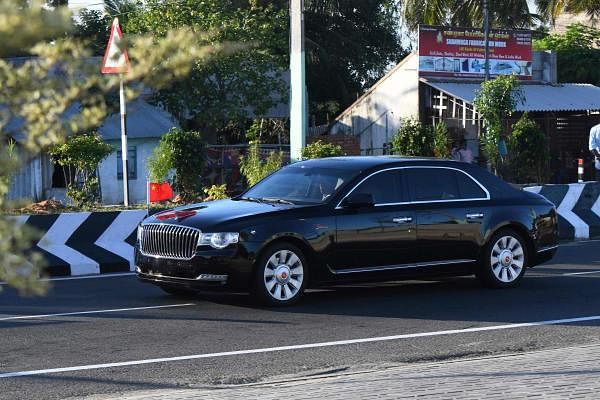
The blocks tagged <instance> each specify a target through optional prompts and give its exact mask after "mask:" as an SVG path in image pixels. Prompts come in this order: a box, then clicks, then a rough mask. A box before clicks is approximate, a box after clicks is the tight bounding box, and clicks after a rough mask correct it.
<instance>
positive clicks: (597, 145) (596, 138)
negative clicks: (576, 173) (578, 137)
mask: <svg viewBox="0 0 600 400" xmlns="http://www.w3.org/2000/svg"><path fill="white" fill-rule="evenodd" d="M590 151H591V152H592V154H593V155H594V160H595V163H594V166H595V169H596V180H598V175H599V173H598V170H600V124H598V125H594V126H592V129H590Z"/></svg>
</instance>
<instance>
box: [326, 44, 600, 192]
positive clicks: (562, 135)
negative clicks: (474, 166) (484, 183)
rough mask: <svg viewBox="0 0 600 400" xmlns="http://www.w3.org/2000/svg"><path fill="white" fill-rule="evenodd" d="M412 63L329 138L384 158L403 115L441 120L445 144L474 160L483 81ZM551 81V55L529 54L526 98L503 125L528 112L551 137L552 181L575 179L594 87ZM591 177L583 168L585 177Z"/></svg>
mask: <svg viewBox="0 0 600 400" xmlns="http://www.w3.org/2000/svg"><path fill="white" fill-rule="evenodd" d="M418 60H419V57H418V55H417V54H416V53H412V54H410V55H408V56H407V57H406V58H405V59H403V60H402V61H401V62H400V63H398V65H396V66H395V67H394V68H392V69H391V70H390V71H389V72H388V73H387V74H386V75H385V76H383V77H382V78H381V79H380V80H379V81H378V82H377V83H375V85H373V86H372V87H371V88H370V89H369V90H367V92H365V94H363V95H362V96H361V97H360V98H358V99H357V100H356V101H355V102H354V103H353V104H351V105H350V106H349V107H348V108H347V109H346V110H344V111H343V112H342V113H341V114H340V115H339V116H338V117H337V118H336V119H335V121H334V122H333V123H332V124H331V125H330V127H329V129H328V131H329V134H332V135H337V134H346V135H353V136H356V137H357V138H358V139H359V141H360V148H361V154H383V153H384V152H386V151H387V150H388V149H389V148H390V145H389V142H390V140H391V138H392V136H393V135H394V134H395V133H396V131H397V130H398V129H399V128H400V125H401V119H402V118H407V117H413V118H417V119H419V120H420V121H422V122H424V123H429V124H435V123H437V122H439V121H444V122H445V123H446V124H447V125H448V127H449V129H450V135H451V140H457V139H460V138H463V137H464V138H466V140H467V145H468V147H469V148H470V149H471V151H472V152H473V154H474V155H475V156H476V157H478V156H479V155H480V151H479V150H480V149H479V137H480V135H481V133H482V129H483V126H482V121H481V118H480V115H479V114H478V113H477V110H476V108H475V107H474V105H473V100H474V98H475V94H476V92H477V90H478V89H479V88H480V84H481V80H473V79H464V78H442V77H423V76H421V77H419V74H418V67H419V65H418V64H419V62H418ZM556 77H557V74H556V54H555V53H551V52H533V61H532V79H531V80H528V81H522V88H523V91H524V94H525V99H526V101H525V103H524V104H520V105H518V106H517V112H516V113H514V114H513V116H512V117H511V118H509V119H507V120H506V121H505V122H504V127H505V132H506V133H509V132H510V130H511V126H512V124H513V123H514V122H515V121H516V119H518V118H519V117H520V115H521V114H522V113H523V112H528V113H529V114H530V116H531V117H532V118H533V119H535V120H536V121H537V122H538V124H539V125H540V127H541V128H542V129H543V130H544V131H545V132H546V134H547V135H548V136H549V138H550V147H551V153H552V157H553V165H555V166H557V167H556V168H558V169H561V171H562V172H561V174H562V176H563V177H562V178H557V180H576V177H577V173H576V169H577V165H576V159H577V158H579V157H584V158H588V159H589V154H588V151H587V141H588V135H589V129H590V127H591V126H593V125H595V124H597V123H599V122H600V88H599V87H596V86H594V85H589V84H569V83H566V84H558V83H557V78H556ZM479 160H480V161H482V159H481V158H479ZM590 173H591V168H587V170H586V174H590ZM586 178H591V175H590V176H589V177H586Z"/></svg>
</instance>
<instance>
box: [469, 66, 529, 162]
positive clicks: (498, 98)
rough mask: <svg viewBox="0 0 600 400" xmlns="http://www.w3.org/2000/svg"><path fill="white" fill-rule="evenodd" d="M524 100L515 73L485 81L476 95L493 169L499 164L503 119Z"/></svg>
mask: <svg viewBox="0 0 600 400" xmlns="http://www.w3.org/2000/svg"><path fill="white" fill-rule="evenodd" d="M524 101H525V98H524V95H523V90H522V89H521V87H520V83H519V80H518V79H517V78H516V77H515V76H514V75H500V76H498V77H497V78H495V79H493V80H489V81H485V82H483V83H482V84H481V89H479V90H478V91H477V93H476V95H475V100H474V101H473V103H474V105H475V107H476V109H477V112H478V113H479V115H481V118H482V120H483V124H484V127H485V133H484V134H483V135H482V138H481V142H482V143H483V150H484V153H485V156H486V157H487V159H488V161H489V162H490V165H491V167H492V169H493V170H496V168H497V165H498V159H499V150H498V146H499V144H500V135H501V133H502V121H503V119H504V118H505V117H506V116H507V115H510V114H511V113H512V112H513V111H514V110H515V108H516V106H517V104H518V103H523V102H524Z"/></svg>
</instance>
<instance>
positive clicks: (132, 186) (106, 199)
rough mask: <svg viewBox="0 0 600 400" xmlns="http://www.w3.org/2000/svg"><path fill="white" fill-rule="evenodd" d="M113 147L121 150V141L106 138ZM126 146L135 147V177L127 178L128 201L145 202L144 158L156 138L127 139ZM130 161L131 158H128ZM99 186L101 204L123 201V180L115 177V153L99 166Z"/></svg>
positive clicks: (149, 151) (150, 152) (145, 175)
mask: <svg viewBox="0 0 600 400" xmlns="http://www.w3.org/2000/svg"><path fill="white" fill-rule="evenodd" d="M107 142H108V143H110V144H111V145H113V147H115V149H117V150H121V141H120V140H119V141H117V140H108V141H107ZM127 144H128V146H129V147H132V146H135V147H136V148H137V177H136V179H130V180H129V202H130V203H133V204H141V203H145V202H146V177H147V175H148V173H147V167H146V160H147V159H148V157H150V155H151V154H152V151H153V150H154V148H155V147H156V146H157V145H158V138H149V139H129V140H128V143H127ZM129 162H131V160H129ZM99 171H100V187H101V190H102V203H103V204H122V203H123V181H122V180H119V179H117V153H116V152H114V153H112V154H111V155H109V156H108V157H107V158H106V159H105V160H104V161H102V163H100V166H99Z"/></svg>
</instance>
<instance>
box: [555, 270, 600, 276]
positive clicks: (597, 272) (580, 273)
mask: <svg viewBox="0 0 600 400" xmlns="http://www.w3.org/2000/svg"><path fill="white" fill-rule="evenodd" d="M587 274H600V271H585V272H568V273H566V274H563V276H568V275H587Z"/></svg>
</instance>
